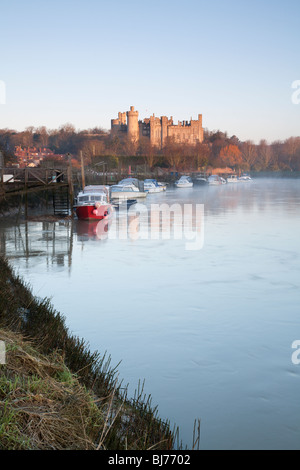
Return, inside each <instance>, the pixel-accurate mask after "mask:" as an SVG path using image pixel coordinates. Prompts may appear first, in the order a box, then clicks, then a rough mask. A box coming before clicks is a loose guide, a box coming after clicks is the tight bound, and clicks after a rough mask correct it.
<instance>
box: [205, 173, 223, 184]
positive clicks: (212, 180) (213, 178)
mask: <svg viewBox="0 0 300 470" xmlns="http://www.w3.org/2000/svg"><path fill="white" fill-rule="evenodd" d="M207 182H208V184H209V185H211V186H218V185H220V184H226V180H225V179H224V178H222V177H221V176H219V175H210V176H209V177H208V180H207Z"/></svg>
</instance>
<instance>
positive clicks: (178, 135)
mask: <svg viewBox="0 0 300 470" xmlns="http://www.w3.org/2000/svg"><path fill="white" fill-rule="evenodd" d="M138 115H139V113H138V111H135V110H134V106H131V107H130V111H127V113H119V114H118V118H117V119H112V120H111V131H112V133H114V134H117V135H119V136H122V135H123V136H127V137H128V138H129V139H130V140H131V141H132V142H137V141H138V140H139V138H141V137H146V138H149V139H150V143H151V145H153V146H155V147H159V148H163V147H164V145H165V144H166V142H167V140H168V139H171V140H173V141H174V142H175V143H178V144H179V143H181V144H182V143H186V144H189V145H196V144H197V143H198V142H203V127H202V115H201V114H198V119H197V120H192V119H191V120H190V121H189V122H188V121H182V122H180V121H178V124H174V123H173V118H172V117H171V118H170V119H168V118H167V116H162V117H160V118H158V117H155V116H154V114H153V116H151V117H150V118H145V119H144V120H143V121H139V119H138ZM126 117H127V122H126Z"/></svg>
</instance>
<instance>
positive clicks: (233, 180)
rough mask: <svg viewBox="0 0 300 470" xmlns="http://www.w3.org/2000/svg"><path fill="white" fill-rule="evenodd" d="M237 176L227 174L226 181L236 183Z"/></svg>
mask: <svg viewBox="0 0 300 470" xmlns="http://www.w3.org/2000/svg"><path fill="white" fill-rule="evenodd" d="M238 182H239V180H238V177H237V175H229V176H227V183H238Z"/></svg>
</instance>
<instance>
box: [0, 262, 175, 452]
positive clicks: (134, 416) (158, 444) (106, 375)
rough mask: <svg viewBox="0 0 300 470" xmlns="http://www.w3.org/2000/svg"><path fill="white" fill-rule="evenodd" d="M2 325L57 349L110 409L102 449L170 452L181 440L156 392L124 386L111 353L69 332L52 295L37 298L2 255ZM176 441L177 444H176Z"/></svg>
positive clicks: (46, 347)
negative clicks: (130, 392)
mask: <svg viewBox="0 0 300 470" xmlns="http://www.w3.org/2000/svg"><path fill="white" fill-rule="evenodd" d="M0 328H6V329H9V330H10V331H13V332H16V333H20V334H22V336H23V337H25V338H28V340H30V341H31V342H32V343H33V344H34V345H36V347H38V350H39V351H40V352H41V353H42V354H48V355H49V354H50V355H52V354H53V353H55V352H57V353H59V354H60V355H61V356H62V357H63V360H64V363H65V365H66V367H67V368H68V370H70V371H71V372H72V373H73V374H75V376H76V378H77V379H78V381H79V382H80V384H81V385H83V386H84V387H86V388H87V389H88V390H91V391H92V393H93V394H94V395H95V397H96V399H97V400H98V401H99V402H101V406H102V409H105V410H106V419H105V422H104V427H103V429H102V432H101V436H100V437H101V439H100V442H99V443H98V445H97V448H99V449H100V448H105V449H111V450H115V449H118V450H122V449H128V450H137V449H138V450H143V449H160V450H170V449H173V448H174V447H175V446H176V447H177V448H179V447H181V444H180V443H179V435H178V429H174V430H171V429H170V423H169V422H168V421H163V420H162V419H160V418H159V416H158V410H157V407H153V406H152V400H151V396H148V397H147V396H146V395H145V394H144V392H143V385H141V384H139V387H138V389H137V391H136V393H135V395H134V397H133V398H130V397H128V392H127V388H126V387H125V389H124V388H121V383H120V382H119V380H118V375H117V374H118V371H117V367H118V365H117V366H115V367H113V366H112V365H111V357H110V356H108V355H107V354H103V355H101V354H100V353H99V352H97V351H96V352H91V351H90V349H89V345H88V343H87V342H85V341H84V340H83V339H80V338H78V337H75V336H74V335H72V333H71V332H70V331H69V330H68V328H67V327H66V324H65V319H64V317H63V316H62V315H61V314H60V313H59V312H57V311H56V310H55V309H54V308H53V306H52V305H51V303H50V300H49V299H43V300H40V299H38V298H36V297H34V296H33V294H32V291H31V288H30V286H28V285H26V284H25V283H24V282H23V280H22V279H21V278H20V277H19V276H18V275H16V274H15V273H14V272H13V271H12V269H11V268H10V266H9V264H8V262H7V260H5V259H3V258H1V257H0ZM176 442H177V443H176Z"/></svg>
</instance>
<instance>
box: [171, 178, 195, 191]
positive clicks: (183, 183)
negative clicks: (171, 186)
mask: <svg viewBox="0 0 300 470" xmlns="http://www.w3.org/2000/svg"><path fill="white" fill-rule="evenodd" d="M175 186H176V187H177V188H192V187H193V186H194V183H193V181H192V178H191V177H190V176H181V178H179V180H178V181H176V182H175Z"/></svg>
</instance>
